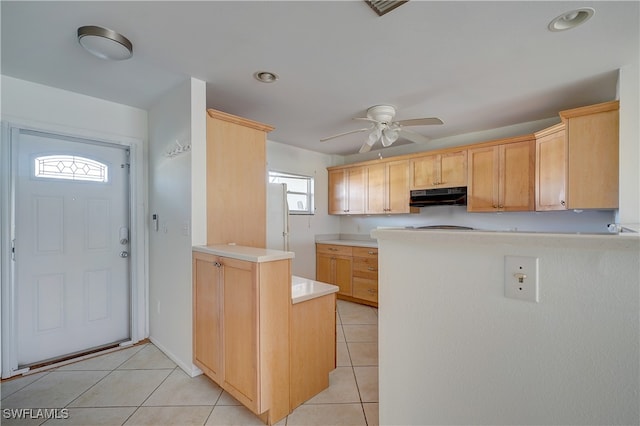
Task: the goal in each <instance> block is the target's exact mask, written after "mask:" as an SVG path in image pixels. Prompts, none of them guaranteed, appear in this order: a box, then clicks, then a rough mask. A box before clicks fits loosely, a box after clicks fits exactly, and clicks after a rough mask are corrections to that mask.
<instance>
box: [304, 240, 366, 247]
mask: <svg viewBox="0 0 640 426" xmlns="http://www.w3.org/2000/svg"><path fill="white" fill-rule="evenodd" d="M316 244H335V245H342V246H354V247H378V242H377V241H376V240H320V241H318V240H316Z"/></svg>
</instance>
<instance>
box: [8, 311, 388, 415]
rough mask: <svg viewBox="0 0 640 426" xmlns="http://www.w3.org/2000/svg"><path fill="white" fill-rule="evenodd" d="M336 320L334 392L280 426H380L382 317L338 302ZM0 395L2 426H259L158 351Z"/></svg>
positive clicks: (40, 378)
mask: <svg viewBox="0 0 640 426" xmlns="http://www.w3.org/2000/svg"><path fill="white" fill-rule="evenodd" d="M337 319H338V321H337V342H338V346H337V349H338V362H337V364H338V367H337V368H336V369H335V370H334V371H333V372H332V373H331V375H330V378H329V380H330V386H329V388H328V389H326V390H325V391H323V392H321V393H320V394H318V395H316V396H315V397H313V398H312V399H310V400H309V401H307V402H306V403H305V404H303V405H301V406H300V407H298V408H297V409H296V410H295V411H294V412H293V413H291V414H290V415H289V416H288V417H287V418H286V419H283V420H282V421H281V422H280V423H278V424H279V425H291V426H293V425H323V426H324V425H369V426H372V425H377V424H378V343H377V342H378V311H377V309H374V308H370V307H367V306H363V305H358V304H354V303H349V302H345V301H341V300H339V301H338V317H337ZM0 395H1V396H2V402H1V405H2V418H0V423H2V424H3V425H41V424H46V425H83V426H85V425H127V426H129V425H181V426H182V425H184V426H187V425H200V426H202V425H260V424H262V423H261V422H260V419H258V418H257V417H256V416H255V415H253V414H252V413H251V412H250V411H249V410H247V409H246V408H244V407H243V406H241V405H240V404H239V403H238V402H237V401H236V400H235V399H234V398H232V397H231V396H230V395H229V394H227V393H226V392H223V391H222V389H220V387H218V386H217V385H216V384H214V383H213V382H211V381H210V380H209V379H207V378H206V377H205V376H199V377H195V378H191V377H189V376H187V375H186V374H185V373H184V372H183V371H182V370H181V369H180V368H178V367H177V366H176V364H175V363H174V362H173V361H171V360H170V359H169V358H167V357H166V356H165V355H164V354H163V353H162V352H161V351H160V350H158V349H157V348H156V347H155V346H154V345H153V344H146V345H139V346H134V347H131V348H127V349H123V350H120V351H117V352H112V353H110V354H107V355H102V356H99V357H95V358H91V359H88V360H85V361H80V362H77V363H74V364H68V365H65V366H64V367H60V368H57V369H55V370H50V371H46V372H40V373H36V374H32V375H28V376H24V377H21V378H17V379H12V380H8V381H5V382H3V383H2V392H1V394H0ZM12 408H16V409H17V408H31V409H33V410H32V411H31V412H30V414H29V415H28V417H38V415H39V414H40V418H32V419H20V420H18V419H15V418H7V417H10V415H7V414H9V413H10V411H7V410H10V409H12ZM45 408H47V409H63V408H64V409H66V410H68V411H66V412H67V413H68V418H64V419H63V418H58V419H49V420H45V419H43V418H42V415H43V413H42V412H38V411H37V409H45ZM22 412H23V413H24V410H23V411H22ZM63 413H64V412H59V416H58V417H65V416H64V414H63Z"/></svg>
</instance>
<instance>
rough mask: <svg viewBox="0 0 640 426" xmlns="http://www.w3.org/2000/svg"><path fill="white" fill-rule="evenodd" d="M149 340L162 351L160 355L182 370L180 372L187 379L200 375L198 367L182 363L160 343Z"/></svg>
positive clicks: (189, 363) (182, 361)
mask: <svg viewBox="0 0 640 426" xmlns="http://www.w3.org/2000/svg"><path fill="white" fill-rule="evenodd" d="M149 340H150V341H151V343H153V344H154V345H155V346H156V347H157V348H158V349H160V350H161V351H162V353H164V354H165V355H166V356H167V357H168V358H169V359H170V360H171V361H173V362H175V363H176V364H178V367H180V369H182V371H184V372H185V373H187V374H188V375H189V377H196V376H199V375H201V374H202V370H200V369H199V368H198V367H196V366H195V365H193V363H191V362H184V360H182V359H180V358H178V357H177V356H175V355H174V354H173V353H172V352H171V351H170V350H168V349H167V348H166V347H164V346H163V345H162V343H160V342H158V341H157V340H156V339H154V338H153V337H149Z"/></svg>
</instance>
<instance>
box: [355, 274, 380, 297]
mask: <svg viewBox="0 0 640 426" xmlns="http://www.w3.org/2000/svg"><path fill="white" fill-rule="evenodd" d="M353 297H357V298H358V299H364V300H369V301H371V302H378V280H371V279H367V278H359V277H354V278H353Z"/></svg>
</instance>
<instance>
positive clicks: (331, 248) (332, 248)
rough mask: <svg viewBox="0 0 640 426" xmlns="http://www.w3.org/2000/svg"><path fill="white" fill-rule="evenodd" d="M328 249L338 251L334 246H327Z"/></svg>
mask: <svg viewBox="0 0 640 426" xmlns="http://www.w3.org/2000/svg"><path fill="white" fill-rule="evenodd" d="M329 250H331V251H338V249H337V248H335V247H329Z"/></svg>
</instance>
